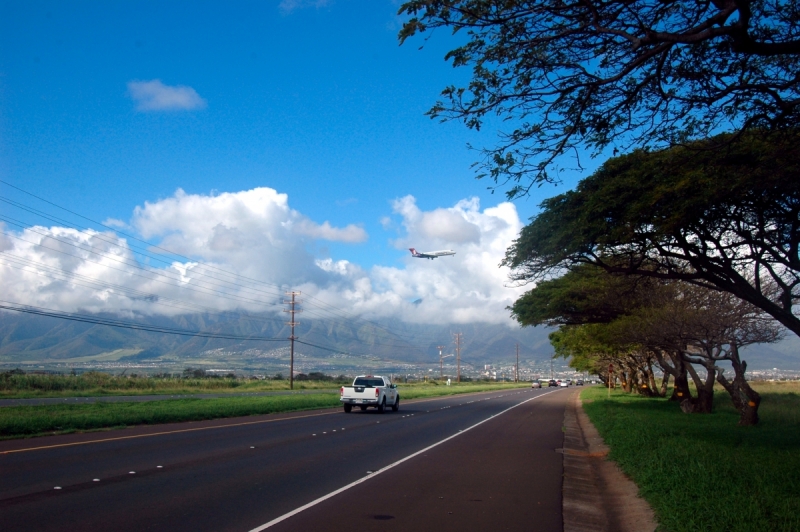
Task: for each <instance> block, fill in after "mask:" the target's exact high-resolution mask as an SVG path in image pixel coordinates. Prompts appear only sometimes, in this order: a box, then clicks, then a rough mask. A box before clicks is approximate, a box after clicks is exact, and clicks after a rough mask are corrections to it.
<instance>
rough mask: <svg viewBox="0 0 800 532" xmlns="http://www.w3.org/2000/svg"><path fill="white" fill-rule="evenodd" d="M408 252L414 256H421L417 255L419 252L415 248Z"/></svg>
mask: <svg viewBox="0 0 800 532" xmlns="http://www.w3.org/2000/svg"><path fill="white" fill-rule="evenodd" d="M408 250H409V251H410V252H411V254H412V255H419V253H417V250H416V249H414V248H408Z"/></svg>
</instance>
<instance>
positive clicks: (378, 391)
mask: <svg viewBox="0 0 800 532" xmlns="http://www.w3.org/2000/svg"><path fill="white" fill-rule="evenodd" d="M378 395H380V390H379V389H377V388H375V397H378Z"/></svg>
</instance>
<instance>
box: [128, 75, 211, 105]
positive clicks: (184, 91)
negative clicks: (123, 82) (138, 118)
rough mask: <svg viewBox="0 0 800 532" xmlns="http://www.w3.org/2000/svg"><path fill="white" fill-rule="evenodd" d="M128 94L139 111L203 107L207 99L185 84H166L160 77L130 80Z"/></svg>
mask: <svg viewBox="0 0 800 532" xmlns="http://www.w3.org/2000/svg"><path fill="white" fill-rule="evenodd" d="M128 95H129V96H130V97H131V99H133V101H135V102H136V110H137V111H190V110H192V109H203V108H205V107H206V101H205V100H204V99H203V98H201V97H200V95H199V94H197V91H196V90H194V89H193V88H191V87H187V86H185V85H174V86H170V85H164V84H163V83H162V82H161V80H160V79H153V80H150V81H129V82H128Z"/></svg>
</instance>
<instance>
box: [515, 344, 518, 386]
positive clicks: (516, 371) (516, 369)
mask: <svg viewBox="0 0 800 532" xmlns="http://www.w3.org/2000/svg"><path fill="white" fill-rule="evenodd" d="M514 382H519V344H517V365H516V367H515V368H514Z"/></svg>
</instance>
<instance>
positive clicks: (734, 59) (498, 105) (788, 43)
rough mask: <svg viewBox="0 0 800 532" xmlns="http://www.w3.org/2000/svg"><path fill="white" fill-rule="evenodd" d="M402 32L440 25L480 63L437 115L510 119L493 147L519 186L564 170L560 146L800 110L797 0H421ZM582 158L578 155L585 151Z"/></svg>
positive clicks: (770, 125)
mask: <svg viewBox="0 0 800 532" xmlns="http://www.w3.org/2000/svg"><path fill="white" fill-rule="evenodd" d="M400 14H404V15H407V16H410V17H411V18H410V19H409V20H408V21H407V22H406V23H405V24H404V25H403V29H402V30H401V32H400V35H399V39H400V41H401V43H403V42H405V41H406V39H408V38H409V37H412V36H414V35H416V34H418V33H423V32H426V31H429V30H435V29H437V28H450V29H452V31H453V32H454V33H456V32H462V34H466V35H465V40H466V42H465V43H464V44H462V45H461V46H459V47H457V48H455V49H453V50H451V51H450V52H449V53H448V54H447V55H446V57H445V59H446V60H448V61H452V64H453V66H454V67H464V66H468V67H471V68H472V79H471V81H470V82H469V84H468V85H467V86H465V87H455V86H450V87H447V88H446V89H444V91H443V92H442V96H443V100H442V101H439V102H437V103H436V104H435V105H434V106H433V108H432V109H431V110H430V111H429V112H428V114H429V115H430V116H431V117H439V118H442V119H444V120H461V121H463V122H464V123H465V125H466V126H467V127H469V128H472V129H480V128H481V127H482V126H483V125H484V121H485V120H486V119H487V117H491V116H496V117H499V118H500V119H501V120H502V121H505V122H507V123H511V124H513V126H512V128H511V130H510V131H507V132H504V133H501V134H500V139H499V143H498V144H497V145H496V146H495V147H494V148H490V149H484V150H483V155H484V160H483V161H482V162H480V163H477V164H479V166H480V167H481V168H482V169H483V170H482V171H481V172H480V173H479V174H478V177H484V176H487V175H488V176H490V177H491V178H492V179H493V180H494V181H495V183H497V184H498V185H502V184H504V183H506V182H508V181H511V182H512V184H513V187H512V188H511V189H510V190H509V191H508V192H507V195H508V196H509V197H515V196H519V195H524V194H526V193H527V192H528V190H529V189H530V187H531V186H533V185H534V184H536V183H540V182H542V181H557V180H558V166H557V164H556V163H557V162H558V160H559V158H560V157H561V156H562V155H564V154H568V153H575V154H577V153H579V150H580V148H583V147H585V148H588V149H589V150H591V151H592V152H593V153H594V154H597V153H599V152H600V151H601V150H603V149H604V148H606V147H608V146H609V145H614V147H615V152H616V149H617V148H619V149H621V150H623V151H628V149H629V148H631V147H643V146H650V147H661V148H663V147H666V146H670V145H675V144H680V143H685V142H687V141H690V140H697V139H703V138H708V137H709V136H710V135H711V134H712V133H714V132H719V131H744V130H747V129H749V128H761V129H770V130H779V129H782V128H784V127H785V126H787V125H788V126H793V125H794V124H795V123H796V122H797V119H798V113H800V76H798V72H800V6H799V5H798V3H797V2H793V1H786V0H689V1H680V2H679V1H676V0H606V1H603V2H601V1H597V0H566V1H565V0H412V1H409V2H406V3H405V4H403V5H402V7H401V8H400ZM578 165H580V161H578Z"/></svg>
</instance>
